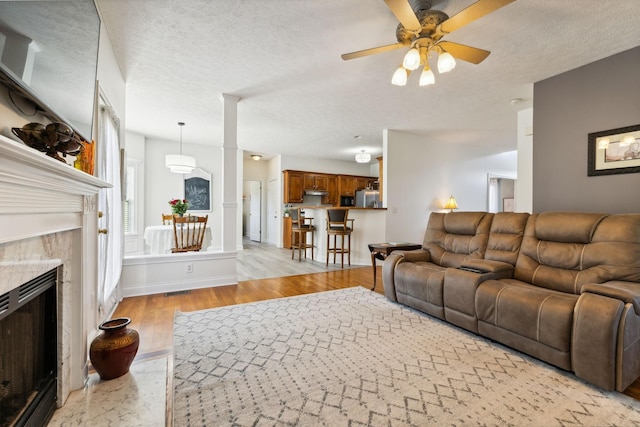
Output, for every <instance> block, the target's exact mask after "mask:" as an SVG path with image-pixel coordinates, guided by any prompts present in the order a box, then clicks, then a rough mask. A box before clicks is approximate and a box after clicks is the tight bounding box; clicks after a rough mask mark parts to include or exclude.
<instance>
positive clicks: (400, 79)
mask: <svg viewBox="0 0 640 427" xmlns="http://www.w3.org/2000/svg"><path fill="white" fill-rule="evenodd" d="M391 84H392V85H396V86H404V85H406V84H407V70H405V69H404V68H402V67H398V69H397V70H396V71H395V73H393V77H391Z"/></svg>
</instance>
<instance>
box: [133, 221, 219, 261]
mask: <svg viewBox="0 0 640 427" xmlns="http://www.w3.org/2000/svg"><path fill="white" fill-rule="evenodd" d="M174 240H175V239H174V235H173V224H172V225H150V226H148V227H146V228H145V229H144V242H145V244H146V245H147V246H149V254H151V255H161V254H168V253H171V249H172V248H173V247H174V246H175V245H174V243H175V242H174ZM209 246H211V227H210V226H209V225H208V224H207V227H206V229H205V231H204V239H203V240H202V250H203V251H206V250H207V248H208V247H209Z"/></svg>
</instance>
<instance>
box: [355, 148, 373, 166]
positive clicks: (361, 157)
mask: <svg viewBox="0 0 640 427" xmlns="http://www.w3.org/2000/svg"><path fill="white" fill-rule="evenodd" d="M370 161H371V154H369V153H365V152H364V150H362V152H360V153H357V154H356V162H358V163H369V162H370Z"/></svg>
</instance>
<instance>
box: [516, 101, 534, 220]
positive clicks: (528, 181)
mask: <svg viewBox="0 0 640 427" xmlns="http://www.w3.org/2000/svg"><path fill="white" fill-rule="evenodd" d="M517 138H518V180H517V181H516V194H515V202H516V211H518V212H529V213H532V212H533V108H528V109H526V110H522V111H518V136H517Z"/></svg>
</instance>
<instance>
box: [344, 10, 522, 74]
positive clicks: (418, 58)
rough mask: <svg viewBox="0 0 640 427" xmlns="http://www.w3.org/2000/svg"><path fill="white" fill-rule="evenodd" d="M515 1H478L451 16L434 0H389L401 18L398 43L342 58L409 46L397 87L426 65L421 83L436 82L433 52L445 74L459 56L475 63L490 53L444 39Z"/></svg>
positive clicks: (396, 14) (451, 68)
mask: <svg viewBox="0 0 640 427" xmlns="http://www.w3.org/2000/svg"><path fill="white" fill-rule="evenodd" d="M514 1H515V0H478V1H476V2H475V3H473V4H472V5H471V6H469V7H467V8H466V9H464V10H463V11H462V12H460V13H458V14H456V15H454V16H452V17H451V18H449V15H447V14H446V13H444V12H441V11H439V10H432V9H431V3H432V2H431V0H385V3H386V4H387V6H388V7H389V9H391V12H393V14H394V15H395V17H396V18H397V19H398V21H400V24H398V27H397V29H396V39H397V41H398V42H397V43H395V44H390V45H386V46H379V47H374V48H371V49H365V50H360V51H357V52H351V53H345V54H343V55H342V59H343V60H345V61H346V60H349V59H355V58H361V57H363V56H368V55H373V54H376V53H382V52H387V51H390V50H395V49H398V48H402V47H406V46H409V51H408V52H407V53H406V54H405V56H404V59H403V61H402V65H401V66H400V67H399V68H397V69H396V71H395V72H394V73H393V77H392V78H391V83H392V84H393V85H396V86H404V85H406V84H407V79H408V77H409V73H410V72H411V71H413V70H417V69H418V68H420V66H423V71H422V73H421V74H420V81H419V85H420V86H428V85H432V84H434V83H435V76H434V75H433V72H432V71H431V69H430V68H429V64H428V57H429V54H430V53H435V54H437V55H438V63H437V69H438V72H439V73H441V74H442V73H447V72H449V71H451V70H453V69H454V68H455V66H456V58H457V59H460V60H463V61H466V62H470V63H472V64H479V63H480V62H482V61H484V60H485V58H486V57H487V56H489V54H490V52H489V51H487V50H483V49H478V48H475V47H471V46H465V45H462V44H458V43H453V42H449V41H443V40H441V39H442V38H443V37H445V36H447V35H448V34H449V33H451V32H453V31H455V30H457V29H459V28H462V27H464V26H465V25H467V24H470V23H471V22H473V21H475V20H477V19H479V18H482V17H483V16H485V15H487V14H489V13H491V12H494V11H496V10H497V9H500V8H501V7H503V6H506V5H508V4H509V3H512V2H514Z"/></svg>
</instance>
